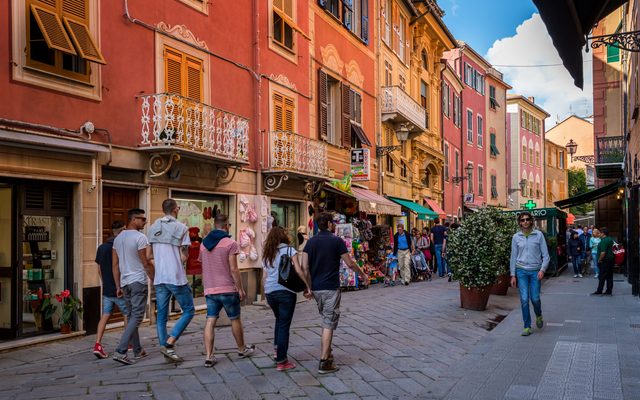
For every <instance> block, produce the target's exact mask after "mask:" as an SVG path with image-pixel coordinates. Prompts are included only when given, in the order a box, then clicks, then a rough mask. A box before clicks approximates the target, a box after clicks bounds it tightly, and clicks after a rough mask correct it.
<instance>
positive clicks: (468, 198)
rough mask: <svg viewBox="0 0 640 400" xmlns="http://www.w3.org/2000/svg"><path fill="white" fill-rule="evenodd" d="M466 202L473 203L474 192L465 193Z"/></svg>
mask: <svg viewBox="0 0 640 400" xmlns="http://www.w3.org/2000/svg"><path fill="white" fill-rule="evenodd" d="M464 202H465V203H473V193H465V194H464Z"/></svg>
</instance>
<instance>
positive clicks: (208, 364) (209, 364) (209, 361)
mask: <svg viewBox="0 0 640 400" xmlns="http://www.w3.org/2000/svg"><path fill="white" fill-rule="evenodd" d="M217 362H218V360H217V359H216V356H212V357H211V358H207V359H206V360H204V366H205V368H211V367H213V366H214V365H216V363H217Z"/></svg>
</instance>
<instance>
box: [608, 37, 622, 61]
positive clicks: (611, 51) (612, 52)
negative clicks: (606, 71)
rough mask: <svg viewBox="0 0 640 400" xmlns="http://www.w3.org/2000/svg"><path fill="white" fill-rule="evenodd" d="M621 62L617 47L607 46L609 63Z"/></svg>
mask: <svg viewBox="0 0 640 400" xmlns="http://www.w3.org/2000/svg"><path fill="white" fill-rule="evenodd" d="M616 44H617V42H616ZM619 61H620V49H619V48H617V47H615V46H609V45H607V62H608V63H614V62H619Z"/></svg>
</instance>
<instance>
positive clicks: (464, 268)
mask: <svg viewBox="0 0 640 400" xmlns="http://www.w3.org/2000/svg"><path fill="white" fill-rule="evenodd" d="M516 230H517V225H515V219H514V218H513V217H511V216H506V215H505V214H502V213H501V212H500V211H498V210H497V209H496V208H493V207H485V208H481V209H480V210H479V211H478V212H476V213H473V214H471V215H469V216H466V217H465V219H464V220H463V221H462V223H461V224H460V228H458V229H456V230H454V231H451V232H450V233H449V236H448V237H447V245H446V252H447V253H446V256H447V263H448V264H449V266H450V267H451V269H452V270H453V278H454V279H456V280H459V281H460V284H462V286H464V287H466V288H480V287H484V286H488V285H492V284H493V283H495V281H496V278H497V277H498V276H499V275H501V274H503V273H504V271H505V270H506V268H508V265H509V255H510V252H511V237H512V236H513V234H514V233H515V232H516Z"/></svg>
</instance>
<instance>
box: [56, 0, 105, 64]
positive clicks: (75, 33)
mask: <svg viewBox="0 0 640 400" xmlns="http://www.w3.org/2000/svg"><path fill="white" fill-rule="evenodd" d="M88 14H89V5H88V1H87V0H62V20H63V21H64V25H65V27H66V28H67V32H68V33H69V36H70V37H71V40H72V41H73V44H74V45H75V46H76V49H77V50H78V54H79V55H80V57H82V58H84V59H86V60H89V61H93V62H96V63H99V64H106V63H107V62H106V61H105V59H104V56H103V55H102V53H101V52H100V48H98V45H97V43H96V41H95V40H94V38H93V36H91V32H90V31H89V25H88V24H89V20H88V17H87V16H88Z"/></svg>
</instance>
